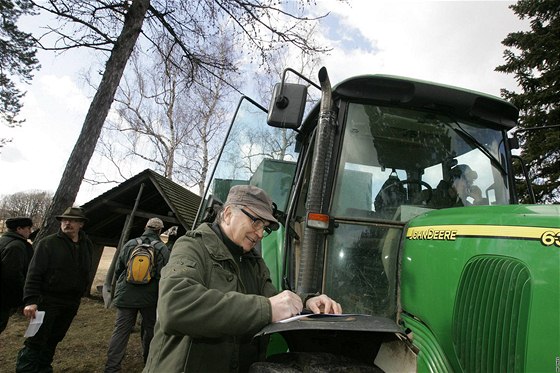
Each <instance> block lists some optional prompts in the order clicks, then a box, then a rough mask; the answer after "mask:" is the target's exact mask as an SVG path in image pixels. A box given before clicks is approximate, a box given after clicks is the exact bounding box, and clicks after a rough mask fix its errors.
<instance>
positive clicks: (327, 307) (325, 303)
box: [305, 294, 342, 315]
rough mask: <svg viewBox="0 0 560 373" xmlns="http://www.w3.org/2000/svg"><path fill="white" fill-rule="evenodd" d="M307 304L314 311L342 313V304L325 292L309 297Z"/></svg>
mask: <svg viewBox="0 0 560 373" xmlns="http://www.w3.org/2000/svg"><path fill="white" fill-rule="evenodd" d="M305 306H306V307H307V308H308V309H309V310H311V311H312V312H313V313H334V314H337V315H340V314H341V313H342V307H341V306H340V304H338V303H336V302H335V301H334V300H332V299H331V298H329V297H328V296H326V295H325V294H321V295H318V296H316V297H313V298H309V299H308V300H307V302H305Z"/></svg>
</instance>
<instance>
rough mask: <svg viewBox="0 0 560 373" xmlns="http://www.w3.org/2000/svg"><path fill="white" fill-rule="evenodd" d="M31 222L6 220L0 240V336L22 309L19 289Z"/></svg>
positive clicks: (28, 252)
mask: <svg viewBox="0 0 560 373" xmlns="http://www.w3.org/2000/svg"><path fill="white" fill-rule="evenodd" d="M32 226H33V221H31V219H30V218H28V217H23V216H20V217H15V218H9V219H7V220H6V228H8V231H7V232H6V233H4V234H3V235H2V237H0V258H1V262H0V333H2V332H3V331H4V329H6V326H7V325H8V319H9V318H10V316H11V315H12V314H13V313H14V312H15V311H16V310H17V309H18V308H19V307H22V306H23V286H24V284H25V275H26V274H27V268H28V267H29V262H30V261H31V257H32V256H33V247H32V246H31V244H30V243H29V242H28V241H27V239H28V238H29V235H30V234H31V227H32Z"/></svg>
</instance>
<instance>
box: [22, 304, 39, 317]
mask: <svg viewBox="0 0 560 373" xmlns="http://www.w3.org/2000/svg"><path fill="white" fill-rule="evenodd" d="M35 312H37V305H36V304H30V305H28V306H25V308H24V309H23V314H24V315H25V317H27V318H28V319H34V318H35Z"/></svg>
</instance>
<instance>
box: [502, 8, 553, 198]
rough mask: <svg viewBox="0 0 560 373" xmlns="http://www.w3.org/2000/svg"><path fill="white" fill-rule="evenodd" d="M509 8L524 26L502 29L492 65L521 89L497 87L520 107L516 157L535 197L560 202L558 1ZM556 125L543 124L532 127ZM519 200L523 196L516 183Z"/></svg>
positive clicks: (524, 195) (522, 191) (523, 191)
mask: <svg viewBox="0 0 560 373" xmlns="http://www.w3.org/2000/svg"><path fill="white" fill-rule="evenodd" d="M510 8H511V9H512V10H513V11H514V13H515V14H517V15H518V16H519V18H520V19H528V20H529V21H530V25H531V28H530V30H529V31H519V32H513V33H510V34H508V36H507V37H506V38H505V39H504V40H503V41H502V44H503V45H505V46H506V47H508V48H509V49H507V50H505V51H504V57H505V60H506V63H505V64H504V65H501V66H498V67H497V68H496V70H497V71H501V72H504V73H509V74H515V78H516V80H517V82H518V84H519V86H520V88H521V92H514V91H508V90H505V89H504V90H502V96H503V97H504V98H506V99H508V100H510V101H511V102H512V103H513V104H514V105H516V106H517V107H518V108H519V109H520V117H519V126H520V128H519V131H517V136H518V137H519V140H520V142H521V154H520V155H521V157H522V158H523V159H524V161H525V162H526V164H527V165H528V169H529V178H530V181H531V182H532V184H533V188H534V192H535V196H536V199H537V202H540V203H560V128H559V127H558V125H560V2H559V1H558V0H519V1H518V2H517V3H516V4H514V5H511V6H510ZM541 126H557V127H552V128H550V129H548V130H534V129H533V128H534V127H541ZM519 189H520V192H521V195H522V202H527V201H528V195H527V193H526V191H525V190H523V189H524V188H519Z"/></svg>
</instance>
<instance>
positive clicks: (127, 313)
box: [105, 218, 169, 373]
mask: <svg viewBox="0 0 560 373" xmlns="http://www.w3.org/2000/svg"><path fill="white" fill-rule="evenodd" d="M162 229H163V221H162V220H161V219H159V218H151V219H149V220H148V222H147V223H146V227H145V230H144V233H143V234H142V236H140V237H138V238H137V239H136V238H135V239H132V240H130V241H128V242H127V243H126V244H125V245H124V246H123V248H122V250H121V251H120V253H119V258H118V261H117V265H116V267H115V277H116V278H117V284H116V286H115V293H114V294H115V295H114V296H115V299H114V300H113V305H114V306H115V307H117V317H116V319H115V329H114V330H113V335H112V336H111V341H110V342H109V349H108V352H107V362H106V364H105V373H112V372H120V371H121V362H122V360H123V357H124V354H125V352H126V345H127V344H128V339H129V337H130V333H131V332H132V328H133V327H134V324H135V323H136V318H137V316H138V313H140V315H141V316H142V325H141V329H140V331H141V333H140V338H141V339H142V348H143V355H144V362H146V358H147V357H148V352H149V350H150V342H151V341H152V338H153V336H154V325H155V323H156V306H157V300H158V284H159V278H160V273H161V269H162V268H163V266H165V265H166V264H167V261H168V260H169V251H168V249H167V246H166V245H165V244H164V243H163V242H162V241H161V239H160V237H159V236H160V234H161V230H162ZM139 243H143V244H150V245H151V246H152V247H153V248H154V268H153V273H152V279H151V280H150V281H149V282H148V283H146V284H134V283H131V282H129V281H127V269H128V262H129V258H130V257H131V254H132V250H133V249H134V248H135V247H136V246H137V245H138V244H139Z"/></svg>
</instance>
